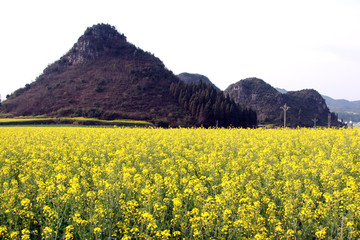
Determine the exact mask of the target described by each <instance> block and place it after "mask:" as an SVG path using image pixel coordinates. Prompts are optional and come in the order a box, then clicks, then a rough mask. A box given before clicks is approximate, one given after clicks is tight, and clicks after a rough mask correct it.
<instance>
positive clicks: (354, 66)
mask: <svg viewBox="0 0 360 240" xmlns="http://www.w3.org/2000/svg"><path fill="white" fill-rule="evenodd" d="M97 23H109V24H111V25H113V26H115V27H116V28H117V30H118V31H119V32H121V33H123V34H125V36H127V39H128V41H130V42H131V43H133V44H135V45H136V46H138V47H140V48H142V49H143V50H145V51H148V52H151V53H153V54H154V55H155V56H157V57H158V58H160V59H161V60H162V61H163V62H164V64H165V66H166V67H167V68H168V69H170V70H172V71H173V72H174V73H175V74H179V73H181V72H190V73H199V74H203V75H205V76H207V77H208V78H209V79H210V80H211V81H212V82H213V83H214V84H215V85H217V86H218V87H219V88H220V89H222V90H224V89H225V88H226V87H227V86H228V85H230V84H231V83H235V82H237V81H239V80H241V79H244V78H247V77H258V78H261V79H263V80H264V81H266V82H268V83H269V84H271V85H272V86H274V87H280V88H285V89H287V90H300V89H305V88H313V89H315V90H317V91H319V92H320V93H321V94H325V95H328V96H330V97H332V98H336V99H348V100H360V91H359V90H360V30H359V29H360V1H358V0H297V1H295V0H271V1H270V0H221V1H220V0H218V1H212V0H181V1H180V0H179V1H175V0H153V1H150V0H103V1H92V0H86V1H83V0H76V1H75V0H62V1H49V0H43V1H41V0H31V1H28V0H11V1H10V0H4V1H1V2H0V31H1V35H0V94H1V97H2V99H4V98H5V96H6V94H10V93H11V92H13V91H15V90H16V89H18V88H20V87H24V86H25V84H26V83H30V82H32V81H34V80H35V78H36V77H37V76H39V75H40V74H41V73H42V71H43V70H44V68H45V67H46V66H47V65H48V64H51V63H53V62H55V61H56V60H58V59H59V58H60V57H61V56H63V55H64V54H65V53H66V52H67V51H68V50H69V49H70V48H71V47H72V46H73V44H74V43H75V42H76V41H77V40H78V38H79V37H80V36H81V35H82V34H83V33H84V31H85V30H86V28H87V27H89V26H92V25H94V24H97Z"/></svg>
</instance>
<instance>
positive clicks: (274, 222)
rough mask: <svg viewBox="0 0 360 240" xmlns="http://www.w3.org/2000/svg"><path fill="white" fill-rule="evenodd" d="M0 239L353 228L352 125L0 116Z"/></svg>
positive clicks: (286, 234)
mask: <svg viewBox="0 0 360 240" xmlns="http://www.w3.org/2000/svg"><path fill="white" fill-rule="evenodd" d="M0 129H1V134H0V238H1V239H358V238H359V237H360V189H359V187H360V183H359V180H360V178H359V176H360V130H358V129H317V130H314V129H144V128H142V129H136V128H133V129H130V128H80V127H79V128H74V127H71V128H70V127H69V128H68V127H61V128H59V127H58V128H55V127H46V128H42V127H1V128H0Z"/></svg>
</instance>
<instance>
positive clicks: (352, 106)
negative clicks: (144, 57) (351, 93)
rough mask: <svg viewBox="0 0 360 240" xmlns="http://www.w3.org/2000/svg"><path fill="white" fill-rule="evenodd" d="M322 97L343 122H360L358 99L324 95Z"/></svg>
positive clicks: (359, 102) (359, 103)
mask: <svg viewBox="0 0 360 240" xmlns="http://www.w3.org/2000/svg"><path fill="white" fill-rule="evenodd" d="M323 98H324V99H325V101H326V104H327V105H328V107H329V109H330V110H331V111H333V112H336V113H337V114H338V115H339V118H340V119H343V120H344V121H345V122H350V121H353V122H360V101H348V100H345V99H333V98H331V97H328V96H324V95H323Z"/></svg>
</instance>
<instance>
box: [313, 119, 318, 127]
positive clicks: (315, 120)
mask: <svg viewBox="0 0 360 240" xmlns="http://www.w3.org/2000/svg"><path fill="white" fill-rule="evenodd" d="M312 120H313V122H314V128H316V122H317V121H318V119H317V118H316V117H315V118H313V119H312Z"/></svg>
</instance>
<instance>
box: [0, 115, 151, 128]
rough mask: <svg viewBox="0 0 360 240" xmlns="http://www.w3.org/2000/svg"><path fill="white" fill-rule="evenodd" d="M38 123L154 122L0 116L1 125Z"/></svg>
mask: <svg viewBox="0 0 360 240" xmlns="http://www.w3.org/2000/svg"><path fill="white" fill-rule="evenodd" d="M30 124H31V125H34V124H35V125H38V124H74V125H117V126H135V127H149V126H153V125H152V123H150V122H146V121H136V120H127V119H121V120H111V121H108V120H99V119H96V118H83V117H76V118H63V117H62V118H25V117H23V118H0V125H30Z"/></svg>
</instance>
